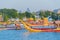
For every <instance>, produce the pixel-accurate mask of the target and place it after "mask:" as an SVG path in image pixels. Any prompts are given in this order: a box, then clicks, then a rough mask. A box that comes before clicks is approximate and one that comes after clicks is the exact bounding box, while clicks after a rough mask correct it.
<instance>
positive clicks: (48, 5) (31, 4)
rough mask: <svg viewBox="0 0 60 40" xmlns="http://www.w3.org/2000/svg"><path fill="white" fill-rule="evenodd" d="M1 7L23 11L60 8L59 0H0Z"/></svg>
mask: <svg viewBox="0 0 60 40" xmlns="http://www.w3.org/2000/svg"><path fill="white" fill-rule="evenodd" d="M1 8H14V9H17V10H22V11H25V10H27V8H29V9H30V10H31V11H38V10H41V9H44V10H53V9H58V8H60V0H0V9H1Z"/></svg>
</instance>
